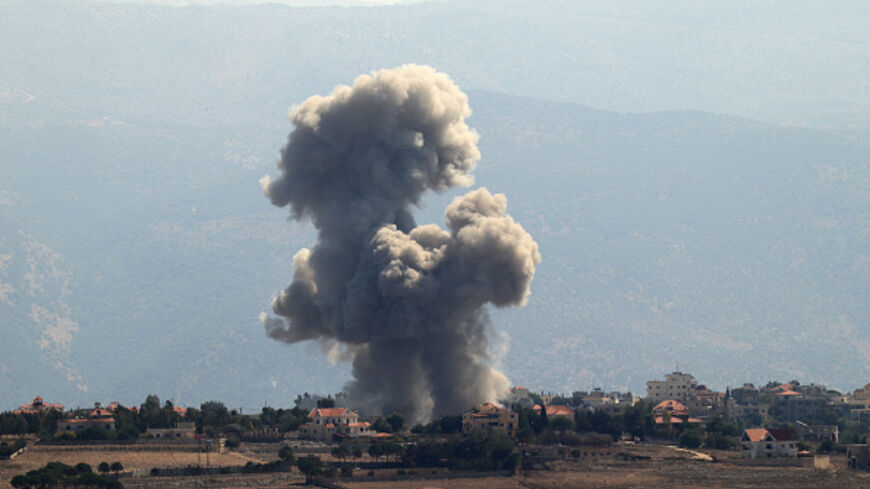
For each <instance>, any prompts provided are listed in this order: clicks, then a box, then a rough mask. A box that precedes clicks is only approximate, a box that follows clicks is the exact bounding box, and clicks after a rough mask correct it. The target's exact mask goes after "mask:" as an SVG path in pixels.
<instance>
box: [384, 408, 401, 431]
mask: <svg viewBox="0 0 870 489" xmlns="http://www.w3.org/2000/svg"><path fill="white" fill-rule="evenodd" d="M387 423H389V424H390V426H391V427H392V428H393V430H392V432H393V433H395V432H397V431H399V430H401V429H402V428H403V427H404V426H405V416H403V415H402V413H393V414H391V415H389V416H387Z"/></svg>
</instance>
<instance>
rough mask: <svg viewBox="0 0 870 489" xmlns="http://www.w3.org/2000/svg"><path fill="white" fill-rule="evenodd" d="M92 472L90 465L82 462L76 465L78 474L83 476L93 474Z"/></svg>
mask: <svg viewBox="0 0 870 489" xmlns="http://www.w3.org/2000/svg"><path fill="white" fill-rule="evenodd" d="M93 471H94V469H92V468H91V466H90V465H88V464H86V463H84V462H81V463H77V464H76V472H78V473H79V474H85V473H88V472H93Z"/></svg>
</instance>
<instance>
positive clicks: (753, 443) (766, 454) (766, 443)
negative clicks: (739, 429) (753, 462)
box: [740, 428, 798, 458]
mask: <svg viewBox="0 0 870 489" xmlns="http://www.w3.org/2000/svg"><path fill="white" fill-rule="evenodd" d="M740 447H741V448H742V451H743V458H773V457H796V456H797V452H798V450H797V440H795V434H794V430H793V429H791V428H784V429H764V428H750V429H747V430H746V431H744V432H743V436H742V437H741V438H740Z"/></svg>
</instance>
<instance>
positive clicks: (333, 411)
mask: <svg viewBox="0 0 870 489" xmlns="http://www.w3.org/2000/svg"><path fill="white" fill-rule="evenodd" d="M346 412H347V409H345V408H343V407H339V408H314V409H312V410H311V412H310V413H308V417H309V418H315V417H318V416H319V417H332V416H335V417H338V416H341V415H343V414H344V413H346Z"/></svg>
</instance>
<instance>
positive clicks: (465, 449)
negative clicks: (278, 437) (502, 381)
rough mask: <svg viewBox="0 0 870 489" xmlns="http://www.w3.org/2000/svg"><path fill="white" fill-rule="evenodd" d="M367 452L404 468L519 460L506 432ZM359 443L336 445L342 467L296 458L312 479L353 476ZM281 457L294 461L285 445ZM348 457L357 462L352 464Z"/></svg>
mask: <svg viewBox="0 0 870 489" xmlns="http://www.w3.org/2000/svg"><path fill="white" fill-rule="evenodd" d="M366 451H367V453H368V454H369V455H370V456H371V457H373V458H375V460H380V459H381V457H384V458H386V460H388V461H390V460H391V459H392V461H393V462H396V463H400V464H401V465H402V466H404V467H409V468H411V467H447V468H449V469H451V470H477V471H489V470H514V469H515V468H516V466H517V464H518V462H519V454H518V453H517V446H516V442H515V441H514V440H513V439H511V438H510V437H509V436H508V435H506V434H504V433H490V434H479V433H473V434H469V435H461V436H452V437H446V438H439V439H426V440H422V441H419V442H416V443H409V444H407V445H404V446H403V445H402V444H400V443H396V442H392V441H374V442H372V443H371V444H369V447H368V449H367V450H366ZM362 453H363V451H362V449H361V447H360V446H359V445H352V446H338V447H335V448H333V450H332V456H333V457H335V458H337V459H339V460H340V465H339V466H338V467H334V466H328V465H325V464H323V463H322V462H321V460H320V459H319V458H317V457H312V456H308V457H302V458H299V459H296V460H295V463H296V467H297V468H299V470H300V471H301V472H302V473H303V474H305V475H306V477H307V478H308V479H309V480H311V479H312V478H314V477H321V476H323V477H335V476H337V475H338V474H339V472H340V474H341V475H342V476H350V475H352V473H353V466H354V464H355V461H356V459H357V458H359V457H361V456H362ZM278 456H279V457H280V458H281V459H282V460H285V461H292V460H293V452H292V450H291V449H290V448H289V447H286V446H285V447H282V448H281V451H279V453H278ZM348 458H352V460H353V462H351V463H349V462H348V460H347V459H348Z"/></svg>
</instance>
